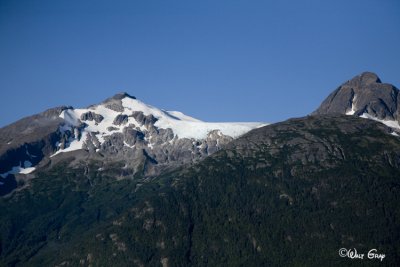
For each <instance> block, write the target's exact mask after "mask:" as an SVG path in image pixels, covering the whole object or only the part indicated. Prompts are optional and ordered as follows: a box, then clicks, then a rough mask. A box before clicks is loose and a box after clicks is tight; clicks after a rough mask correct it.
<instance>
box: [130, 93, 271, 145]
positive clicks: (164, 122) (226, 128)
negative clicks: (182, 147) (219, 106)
mask: <svg viewBox="0 0 400 267" xmlns="http://www.w3.org/2000/svg"><path fill="white" fill-rule="evenodd" d="M122 105H123V107H124V108H125V109H128V110H132V111H141V112H143V114H144V115H146V116H147V115H150V114H151V115H153V116H154V117H155V118H157V121H156V123H155V124H154V126H156V127H158V128H162V129H167V128H171V129H172V131H173V132H174V134H175V135H176V136H178V138H193V139H205V138H207V135H208V133H209V132H211V131H213V130H219V131H221V133H222V134H224V135H228V136H231V137H233V138H236V137H239V136H240V135H243V134H244V133H246V132H248V131H250V130H252V129H254V128H257V127H261V126H265V125H267V124H264V123H259V122H255V123H252V122H232V123H229V122H222V123H218V122H203V121H200V120H196V119H194V118H192V117H189V116H187V115H185V114H183V113H181V112H177V111H172V112H167V111H163V110H160V109H158V108H155V107H153V106H150V105H147V104H144V103H143V102H141V101H139V100H137V99H131V98H128V97H126V98H124V99H122Z"/></svg>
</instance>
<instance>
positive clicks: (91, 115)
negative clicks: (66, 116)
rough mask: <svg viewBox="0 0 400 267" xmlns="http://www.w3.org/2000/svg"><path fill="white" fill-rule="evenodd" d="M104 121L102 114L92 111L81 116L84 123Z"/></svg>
mask: <svg viewBox="0 0 400 267" xmlns="http://www.w3.org/2000/svg"><path fill="white" fill-rule="evenodd" d="M103 119H104V117H103V116H101V115H100V114H96V113H94V112H91V111H89V112H86V113H83V114H82V115H81V120H83V121H93V120H94V121H95V122H97V123H99V122H101V121H102V120H103Z"/></svg>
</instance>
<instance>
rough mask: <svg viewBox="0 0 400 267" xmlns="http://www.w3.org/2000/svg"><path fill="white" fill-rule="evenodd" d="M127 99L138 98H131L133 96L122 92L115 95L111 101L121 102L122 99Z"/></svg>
mask: <svg viewBox="0 0 400 267" xmlns="http://www.w3.org/2000/svg"><path fill="white" fill-rule="evenodd" d="M125 97H129V98H132V99H136V97H134V96H131V95H130V94H128V93H127V92H120V93H117V94H115V95H114V96H113V97H111V99H116V100H121V99H124V98H125Z"/></svg>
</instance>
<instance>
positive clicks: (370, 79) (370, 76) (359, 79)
mask: <svg viewBox="0 0 400 267" xmlns="http://www.w3.org/2000/svg"><path fill="white" fill-rule="evenodd" d="M350 83H351V84H354V83H355V84H361V85H364V86H365V85H369V84H374V83H381V79H379V77H378V75H377V74H375V73H373V72H370V71H366V72H363V73H361V74H360V75H357V76H355V77H354V78H353V79H351V80H350Z"/></svg>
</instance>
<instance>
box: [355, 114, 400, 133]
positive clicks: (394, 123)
mask: <svg viewBox="0 0 400 267" xmlns="http://www.w3.org/2000/svg"><path fill="white" fill-rule="evenodd" d="M360 117H361V118H364V119H370V120H374V121H378V122H381V123H383V124H385V125H386V126H389V127H391V128H396V129H400V125H399V123H398V122H397V121H395V120H381V119H378V118H376V117H374V116H371V115H370V114H368V113H363V114H362V115H361V116H360Z"/></svg>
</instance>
